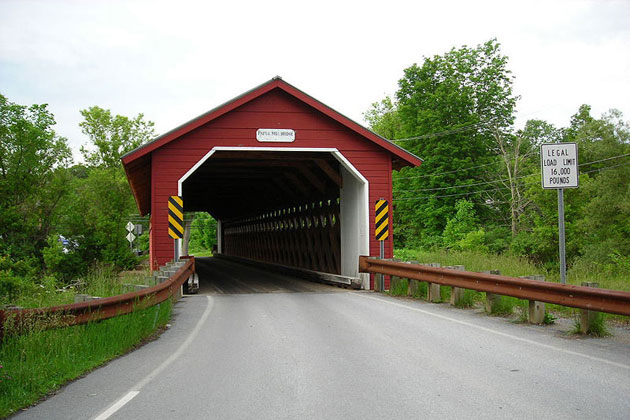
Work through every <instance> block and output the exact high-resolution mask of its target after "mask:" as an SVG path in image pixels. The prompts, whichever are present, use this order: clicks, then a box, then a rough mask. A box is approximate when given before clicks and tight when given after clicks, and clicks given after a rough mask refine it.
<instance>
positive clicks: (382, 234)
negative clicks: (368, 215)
mask: <svg viewBox="0 0 630 420" xmlns="http://www.w3.org/2000/svg"><path fill="white" fill-rule="evenodd" d="M374 224H375V228H374V236H376V240H377V241H384V240H385V239H387V238H388V237H389V204H388V203H387V200H377V201H376V217H375V219H374Z"/></svg>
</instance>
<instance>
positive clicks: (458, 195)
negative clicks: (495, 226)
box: [392, 155, 630, 201]
mask: <svg viewBox="0 0 630 420" xmlns="http://www.w3.org/2000/svg"><path fill="white" fill-rule="evenodd" d="M620 156H622V155H620ZM610 159H611V158H609V159H606V160H610ZM589 163H595V161H594V162H589ZM626 165H630V162H626V163H620V164H618V165H613V166H606V167H604V168H597V169H591V170H590V171H584V172H580V175H583V174H588V173H591V172H599V171H604V170H607V169H613V168H618V167H620V166H626ZM531 175H536V174H530V175H524V176H522V177H518V178H515V179H519V178H525V177H527V176H531ZM537 175H540V172H539V173H538V174H537ZM489 183H491V182H488V184H489ZM457 187H463V186H461V185H460V186H456V187H453V188H457ZM507 189H510V187H508V186H505V187H498V188H490V189H485V190H479V191H471V192H465V193H456V194H446V195H423V196H420V197H405V198H394V199H392V201H409V200H423V199H427V198H447V197H460V196H468V195H475V194H481V193H486V192H493V191H500V190H507ZM401 191H405V190H401ZM407 191H413V190H407Z"/></svg>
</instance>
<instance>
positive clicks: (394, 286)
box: [383, 258, 402, 292]
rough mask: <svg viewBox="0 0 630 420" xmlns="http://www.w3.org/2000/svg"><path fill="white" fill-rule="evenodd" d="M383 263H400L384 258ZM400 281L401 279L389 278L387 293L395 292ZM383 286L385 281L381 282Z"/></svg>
mask: <svg viewBox="0 0 630 420" xmlns="http://www.w3.org/2000/svg"><path fill="white" fill-rule="evenodd" d="M385 261H394V262H401V261H400V260H397V259H396V258H385ZM401 281H402V278H401V277H398V276H389V291H390V292H391V291H392V290H397V289H398V284H399V283H400V282H401ZM384 284H385V281H383V285H384Z"/></svg>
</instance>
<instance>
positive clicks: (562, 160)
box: [540, 143, 580, 189]
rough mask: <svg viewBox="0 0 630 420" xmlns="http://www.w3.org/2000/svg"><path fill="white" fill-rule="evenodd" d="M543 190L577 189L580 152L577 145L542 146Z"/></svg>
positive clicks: (549, 144) (547, 144)
mask: <svg viewBox="0 0 630 420" xmlns="http://www.w3.org/2000/svg"><path fill="white" fill-rule="evenodd" d="M540 161H541V162H540V163H541V166H542V186H543V188H549V189H558V188H577V187H578V183H579V179H580V177H579V176H578V175H579V174H578V151H577V144H576V143H546V144H541V145H540Z"/></svg>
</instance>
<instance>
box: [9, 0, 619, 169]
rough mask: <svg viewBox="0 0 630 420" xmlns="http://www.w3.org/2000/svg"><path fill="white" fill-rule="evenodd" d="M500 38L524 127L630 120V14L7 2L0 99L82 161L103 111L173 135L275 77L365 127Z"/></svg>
mask: <svg viewBox="0 0 630 420" xmlns="http://www.w3.org/2000/svg"><path fill="white" fill-rule="evenodd" d="M492 38H497V40H498V41H499V42H500V43H501V51H502V53H503V54H505V55H507V56H508V57H509V64H508V68H509V69H510V70H511V71H512V73H513V75H514V77H515V80H514V93H515V94H516V95H520V97H521V99H520V100H519V102H518V105H517V111H518V114H517V126H518V125H521V126H522V125H523V124H524V123H525V121H526V120H528V119H542V120H545V121H548V122H550V123H553V124H555V125H556V126H559V127H562V126H567V125H568V124H569V121H570V117H571V115H573V114H574V113H575V112H576V111H577V109H578V107H579V106H580V105H581V104H589V105H591V106H592V108H593V114H594V115H595V116H597V117H599V116H600V115H601V114H602V113H604V112H606V111H608V110H609V109H611V108H616V109H619V110H621V111H622V112H623V113H624V117H625V118H624V119H625V120H630V0H622V1H607V0H599V1H559V0H558V1H554V0H546V1H537V0H533V1H518V2H516V1H505V0H504V1H484V0H477V1H447V0H442V1H421V0H416V1H399V0H388V1H383V0H380V1H370V0H363V1H343V0H336V1H328V0H320V1H317V2H301V1H295V0H293V1H238V0H232V1H213V0H210V1H188V0H179V1H134V0H123V1H118V0H106V1H101V0H84V1H74V0H54V1H53V0H0V94H3V95H4V96H6V97H7V98H8V99H9V100H10V101H11V102H14V103H19V104H23V105H30V104H34V103H37V104H41V103H46V104H48V106H49V109H50V110H51V112H52V113H53V114H54V115H55V119H56V121H57V125H56V126H55V131H56V132H57V133H58V134H59V135H61V136H64V137H66V138H67V139H68V142H69V144H70V146H71V147H72V148H73V151H74V153H75V157H77V158H79V156H80V154H79V152H78V151H79V147H80V146H81V145H83V144H86V143H87V137H86V136H85V135H83V134H82V133H81V130H80V128H79V125H78V124H79V122H81V120H82V117H81V114H80V110H82V109H86V108H88V107H90V106H93V105H97V106H100V107H102V108H106V109H110V110H111V111H112V113H114V114H120V115H126V116H129V117H132V116H135V115H137V114H139V113H143V114H144V115H145V118H146V119H148V120H150V121H154V122H155V128H156V131H157V133H164V132H167V131H169V130H171V129H172V128H175V127H176V126H178V125H180V124H182V123H185V122H187V121H189V120H190V119H192V118H194V117H196V116H197V115H200V114H202V113H204V112H206V111H208V110H210V109H212V108H214V107H216V106H218V105H220V104H222V103H224V102H226V101H228V100H230V99H232V98H233V97H235V96H238V95H240V94H241V93H243V92H245V91H247V90H249V89H251V88H254V87H256V86H258V85H260V84H261V83H264V82H266V81H268V80H269V79H271V78H272V77H274V76H276V75H279V76H281V77H282V78H283V79H284V80H285V81H287V82H289V83H291V84H293V85H294V86H296V87H297V88H299V89H301V90H303V91H305V92H306V93H308V94H309V95H311V96H313V97H315V98H316V99H318V100H320V101H321V102H323V103H325V104H326V105H328V106H330V107H332V108H333V109H335V110H337V111H338V112H340V113H342V114H344V115H346V116H347V117H350V118H351V119H353V120H355V121H357V122H359V123H362V124H364V120H363V113H364V112H365V111H367V110H368V108H369V107H370V104H372V103H373V102H377V101H380V100H381V99H382V98H384V97H385V95H393V94H394V93H395V91H396V89H397V84H398V80H399V79H400V78H401V77H402V76H403V70H404V69H405V68H407V67H409V66H411V65H412V64H414V63H418V64H421V63H422V61H423V58H424V57H432V56H434V55H436V54H443V53H445V52H447V51H449V50H450V49H451V48H453V47H455V48H457V47H460V46H462V45H468V46H471V47H472V46H476V45H478V44H482V43H484V42H486V41H488V40H489V39H492ZM78 160H80V158H79V159H78Z"/></svg>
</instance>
